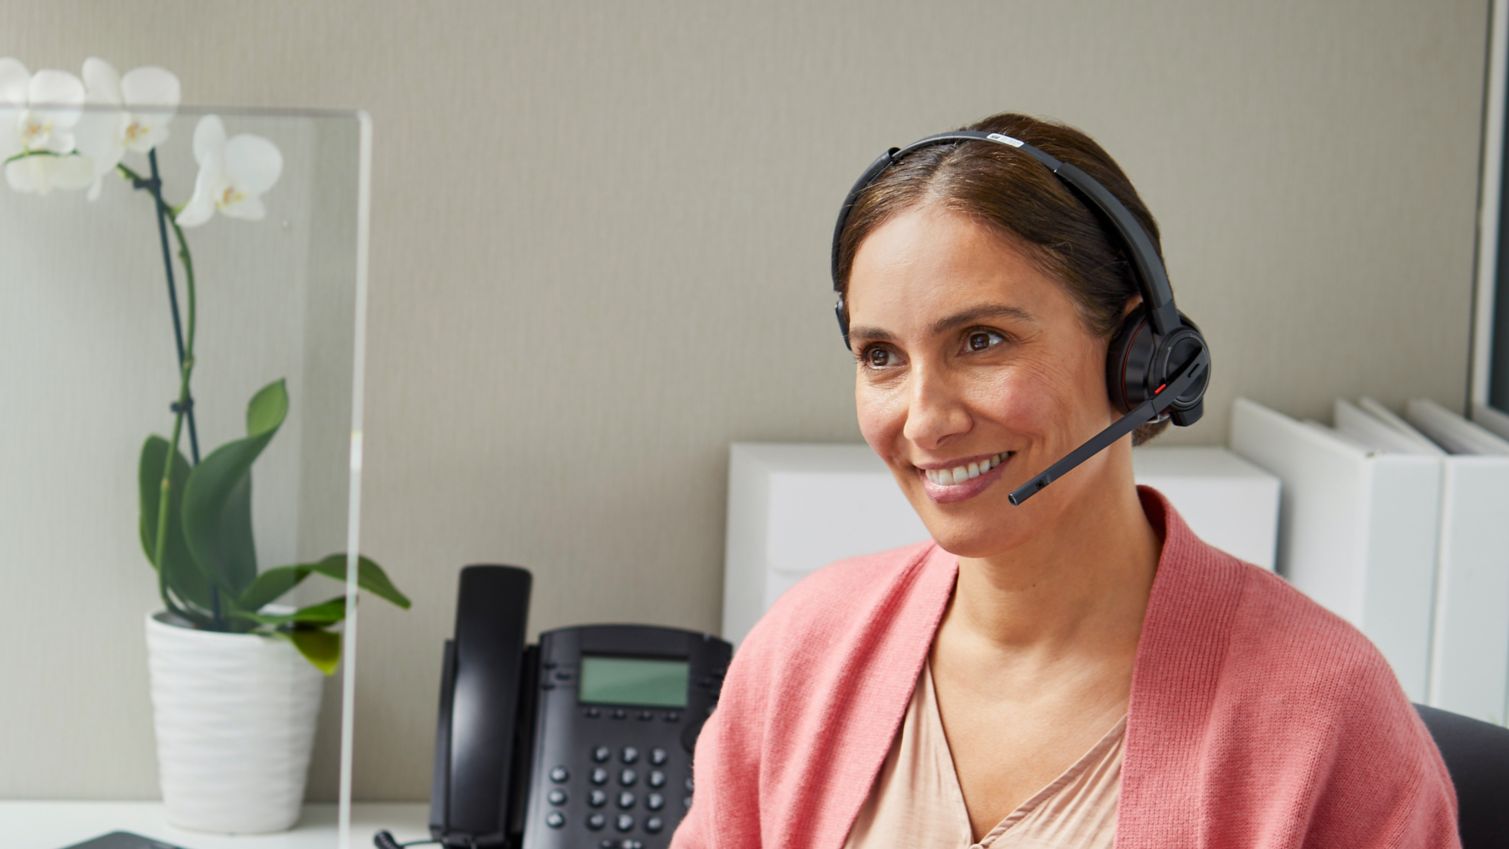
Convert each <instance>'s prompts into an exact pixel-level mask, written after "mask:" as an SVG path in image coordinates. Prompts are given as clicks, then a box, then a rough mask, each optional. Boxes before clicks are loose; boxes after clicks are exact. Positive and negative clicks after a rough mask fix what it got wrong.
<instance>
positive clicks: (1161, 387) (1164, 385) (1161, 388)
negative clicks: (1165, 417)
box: [1153, 383, 1168, 395]
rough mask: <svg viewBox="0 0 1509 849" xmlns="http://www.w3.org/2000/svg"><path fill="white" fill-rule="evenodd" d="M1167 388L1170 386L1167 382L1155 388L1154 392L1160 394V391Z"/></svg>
mask: <svg viewBox="0 0 1509 849" xmlns="http://www.w3.org/2000/svg"><path fill="white" fill-rule="evenodd" d="M1167 388H1168V384H1167V383H1165V384H1163V385H1162V386H1159V387H1158V388H1157V389H1154V390H1153V394H1154V395H1157V394H1158V393H1159V392H1162V391H1163V390H1165V389H1167Z"/></svg>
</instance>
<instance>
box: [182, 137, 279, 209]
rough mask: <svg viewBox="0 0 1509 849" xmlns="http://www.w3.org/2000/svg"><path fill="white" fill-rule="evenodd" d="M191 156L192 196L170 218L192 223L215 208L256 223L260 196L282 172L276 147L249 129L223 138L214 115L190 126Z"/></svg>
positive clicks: (259, 207)
mask: <svg viewBox="0 0 1509 849" xmlns="http://www.w3.org/2000/svg"><path fill="white" fill-rule="evenodd" d="M194 160H195V161H196V162H198V163H199V177H198V179H197V180H195V182H194V196H193V197H191V198H189V202H188V203H187V204H185V205H184V207H183V211H181V212H179V213H178V217H177V218H176V219H175V220H176V221H177V222H178V224H179V225H180V226H183V227H197V226H198V225H200V224H203V223H204V222H206V221H208V220H210V216H212V215H214V214H215V212H216V210H219V212H220V213H221V214H222V215H226V216H229V217H231V218H243V219H247V220H250V221H259V220H261V219H262V217H263V216H264V215H265V214H266V211H265V210H264V209H263V207H262V194H263V193H264V192H266V191H267V190H268V189H271V188H272V187H273V184H274V183H276V182H278V177H279V176H280V175H282V173H283V154H281V153H279V152H278V148H277V145H274V144H273V143H272V142H270V141H268V140H267V139H265V138H263V137H261V136H254V135H251V134H249V133H242V134H241V135H237V136H232V137H231V138H230V139H229V140H227V139H226V137H225V125H224V124H223V123H221V121H220V117H219V116H218V115H206V116H204V117H203V118H201V119H199V126H197V127H195V128H194Z"/></svg>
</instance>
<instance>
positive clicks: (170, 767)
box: [147, 612, 324, 834]
mask: <svg viewBox="0 0 1509 849" xmlns="http://www.w3.org/2000/svg"><path fill="white" fill-rule="evenodd" d="M171 621H173V620H171V619H170V618H169V616H168V614H166V613H162V612H159V613H154V614H150V615H148V616H147V663H148V666H149V667H150V670H151V681H152V715H153V724H154V725H155V727H156V730H157V766H158V777H159V780H160V782H161V786H162V798H163V802H164V803H165V805H166V808H167V816H168V821H169V822H170V823H172V824H173V825H175V826H179V827H182V828H188V829H195V830H198V831H209V832H218V833H224V834H255V833H261V832H269V831H282V830H284V829H287V828H289V827H291V826H292V825H293V824H294V822H295V821H296V820H298V818H299V808H300V806H301V805H302V803H303V801H304V783H305V779H306V778H307V777H308V774H309V754H310V750H311V748H312V746H313V744H314V729H315V721H316V719H317V718H318V716H319V711H320V694H321V692H322V691H323V689H324V687H323V682H324V676H323V675H321V674H320V672H319V670H317V669H315V668H314V667H313V666H311V665H310V664H309V662H308V661H306V660H305V659H304V658H303V656H302V655H300V654H299V652H298V650H297V649H295V648H294V647H293V646H292V645H290V644H289V643H287V642H286V641H284V640H279V639H274V638H271V637H259V636H255V635H251V634H220V633H214V632H211V631H199V630H196V629H194V628H188V627H180V626H178V625H173V624H170V622H171Z"/></svg>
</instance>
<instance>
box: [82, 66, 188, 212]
mask: <svg viewBox="0 0 1509 849" xmlns="http://www.w3.org/2000/svg"><path fill="white" fill-rule="evenodd" d="M84 85H85V87H86V95H85V97H86V102H87V103H88V104H89V107H90V108H89V110H88V111H86V112H85V113H84V117H83V118H82V119H81V120H80V121H79V123H78V127H77V128H76V129H75V131H74V135H75V136H76V138H77V142H78V151H79V153H81V154H83V155H84V156H87V157H89V160H90V162H91V163H92V165H93V172H94V179H93V185H92V186H90V188H89V199H90V200H93V199H95V198H97V197H99V193H100V182H101V178H102V177H103V176H104V175H106V174H108V173H110V172H111V171H113V170H115V166H116V165H117V164H119V163H120V161H121V158H122V157H124V156H125V155H126V151H128V150H129V151H132V152H134V153H147V152H148V151H150V150H152V148H154V147H156V146H157V145H159V144H162V143H163V142H164V141H166V140H167V138H168V125H169V124H170V123H171V122H172V120H173V116H174V114H175V113H176V112H177V111H178V100H179V85H178V77H176V76H174V75H173V73H172V72H171V71H167V70H164V69H162V68H158V67H152V66H148V67H144V68H135V69H133V70H131V71H127V72H126V75H125V76H124V77H123V76H121V75H120V73H118V72H117V71H116V70H115V68H114V67H113V66H112V65H111V64H110V63H109V62H106V61H105V60H103V59H98V58H94V57H90V58H89V59H86V60H84Z"/></svg>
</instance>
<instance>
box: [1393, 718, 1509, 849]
mask: <svg viewBox="0 0 1509 849" xmlns="http://www.w3.org/2000/svg"><path fill="white" fill-rule="evenodd" d="M1415 710H1416V711H1417V712H1418V713H1419V714H1420V718H1421V719H1423V720H1425V727H1426V728H1427V729H1429V730H1430V736H1431V737H1432V738H1434V739H1435V741H1436V748H1438V749H1440V750H1441V759H1442V760H1444V761H1445V762H1446V770H1447V772H1450V773H1451V783H1452V784H1453V785H1454V786H1455V787H1456V789H1457V833H1458V834H1460V835H1461V838H1462V849H1506V847H1509V728H1500V727H1499V726H1497V725H1492V724H1490V723H1487V722H1483V721H1481V720H1477V719H1469V718H1468V717H1465V716H1462V715H1460V714H1455V713H1451V712H1450V711H1445V710H1441V709H1440V708H1433V707H1426V706H1425V705H1415Z"/></svg>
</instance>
